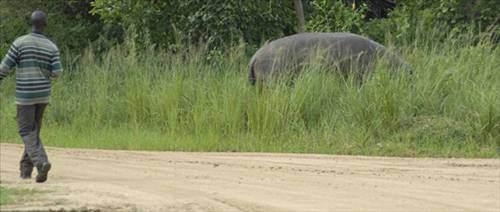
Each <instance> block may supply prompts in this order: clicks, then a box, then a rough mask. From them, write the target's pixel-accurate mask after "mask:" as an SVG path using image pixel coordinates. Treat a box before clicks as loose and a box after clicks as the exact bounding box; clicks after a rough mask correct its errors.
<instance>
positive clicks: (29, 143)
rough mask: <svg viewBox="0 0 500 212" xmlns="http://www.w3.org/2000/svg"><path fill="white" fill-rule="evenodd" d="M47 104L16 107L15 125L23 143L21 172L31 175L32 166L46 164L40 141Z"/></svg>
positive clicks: (46, 160) (45, 155)
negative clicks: (16, 124)
mask: <svg viewBox="0 0 500 212" xmlns="http://www.w3.org/2000/svg"><path fill="white" fill-rule="evenodd" d="M46 107H47V104H35V105H17V123H18V125H19V135H21V138H22V139H23V142H24V153H23V156H22V158H21V164H20V165H21V166H20V170H21V172H28V173H31V171H32V170H33V166H39V165H41V164H42V163H43V162H48V158H47V153H46V152H45V149H44V148H43V145H42V140H41V139H40V130H41V128H42V118H43V112H44V111H45V108H46Z"/></svg>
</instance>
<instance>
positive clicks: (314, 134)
mask: <svg viewBox="0 0 500 212" xmlns="http://www.w3.org/2000/svg"><path fill="white" fill-rule="evenodd" d="M27 2H31V3H32V4H31V3H30V4H28V3H27V4H26V10H25V11H24V10H23V12H18V13H17V14H14V13H12V12H9V13H7V12H6V11H8V8H9V6H10V7H11V8H12V7H13V6H12V5H10V4H9V1H8V0H7V1H0V5H1V6H2V7H0V11H1V12H2V13H1V15H0V18H1V19H0V27H2V28H1V29H2V30H1V31H0V34H1V36H0V38H1V39H3V40H0V42H1V43H0V44H1V45H2V46H1V47H2V48H3V49H2V51H3V50H4V49H5V47H6V46H8V45H9V43H10V42H11V41H12V40H13V39H14V38H15V37H16V36H18V35H19V34H22V33H21V32H22V31H23V30H25V29H26V28H23V25H24V23H25V17H26V16H27V15H29V11H30V10H31V9H32V8H35V7H43V8H47V9H48V11H49V14H50V15H51V17H62V18H51V19H50V20H51V23H52V24H53V26H52V28H50V29H49V32H48V34H49V35H51V36H52V37H53V38H54V40H56V42H58V44H59V45H60V46H66V47H67V48H66V51H64V59H63V62H64V64H65V68H66V70H65V71H66V72H65V74H64V76H63V77H62V78H61V79H59V80H58V81H57V82H55V84H54V88H53V90H54V92H53V101H52V102H51V106H50V108H49V109H48V111H47V114H46V117H45V121H46V122H45V125H44V130H43V138H44V142H45V143H46V144H48V145H55V146H64V147H86V148H109V149H117V148H118V149H147V150H153V149H154V150H185V151H276V152H315V153H335V154H365V155H398V156H446V157H451V156H457V157H498V154H499V152H498V149H499V146H500V95H499V93H500V49H499V48H498V38H497V37H496V36H497V35H498V27H497V21H498V18H497V17H496V14H495V12H494V11H498V10H495V8H498V5H497V4H495V3H494V2H495V1H474V3H471V2H472V1H461V0H439V1H427V0H421V1H413V0H412V1H410V0H408V1H397V4H395V5H393V6H394V7H393V8H392V6H391V7H388V8H374V6H373V4H372V3H371V1H327V0H311V1H303V2H304V5H305V13H306V23H307V26H306V28H307V29H308V30H309V31H352V32H356V33H361V34H364V35H367V36H369V37H371V38H373V39H376V40H378V41H381V42H383V43H385V44H386V45H388V46H389V47H390V48H392V49H396V50H397V51H398V52H400V53H401V54H402V56H403V57H404V58H406V59H407V60H408V61H409V62H410V63H411V64H412V66H413V68H414V69H415V74H414V75H413V76H411V77H408V76H391V75H389V74H388V73H387V72H386V71H385V70H386V69H385V66H384V64H383V63H381V64H380V65H379V67H378V68H377V71H376V74H374V75H373V76H372V77H370V78H369V79H368V80H367V81H366V82H365V83H364V84H362V85H361V86H360V85H359V84H357V83H354V82H352V81H351V80H349V79H347V80H345V79H343V78H339V77H337V76H336V75H335V74H328V73H325V71H324V67H307V68H306V70H305V72H304V74H302V75H301V76H299V78H298V79H296V81H295V83H294V85H293V86H290V85H289V84H287V83H285V82H275V83H272V84H270V85H266V86H264V87H253V86H250V85H249V84H248V83H247V78H246V76H247V64H248V61H249V56H250V55H251V53H253V50H255V47H256V46H258V45H260V44H261V43H262V42H264V41H266V40H268V39H272V38H276V37H280V36H283V35H287V34H293V33H295V31H296V27H295V26H296V23H295V22H296V18H295V13H294V10H293V5H292V3H291V1H285V0H283V1H267V0H259V1H253V2H255V3H254V4H250V3H246V2H249V1H238V0H226V1H217V0H214V1H197V0H193V1H180V0H179V1H147V0H134V1H132V0H128V1H116V0H96V1H91V0H81V1H48V2H51V3H46V1H41V0H40V1H37V0H34V1H27ZM40 5H42V6H40ZM389 5H390V4H389ZM5 8H7V9H5ZM53 8H63V9H53ZM71 8H76V9H75V10H79V11H85V12H82V14H81V15H80V16H79V15H74V11H73V12H65V11H67V10H69V11H71V10H70V9H71ZM78 8H79V9H78ZM89 13H90V14H89ZM91 14H95V16H93V15H91ZM495 18H496V19H495ZM60 19H64V21H63V20H60ZM20 20H24V21H20ZM11 23H13V24H11ZM70 23H71V24H70ZM69 26H71V27H70V28H69V29H70V30H69V31H68V30H63V29H64V28H67V27H69ZM4 29H7V30H4ZM79 29H81V30H82V31H78V30H79ZM72 33H76V34H78V35H80V36H70V35H71V34H72ZM76 34H74V35H76ZM89 45H90V46H89ZM13 91H14V82H13V80H6V81H5V82H4V83H3V84H2V85H1V87H0V124H1V127H0V141H2V142H5V141H7V142H17V140H18V136H17V134H16V132H17V130H16V124H15V120H14V116H15V106H14V97H13V93H14V92H13Z"/></svg>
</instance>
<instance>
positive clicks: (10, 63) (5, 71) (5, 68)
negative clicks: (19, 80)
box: [0, 44, 19, 83]
mask: <svg viewBox="0 0 500 212" xmlns="http://www.w3.org/2000/svg"><path fill="white" fill-rule="evenodd" d="M18 57H19V50H18V48H17V47H16V45H14V44H12V46H11V47H10V49H9V51H8V52H7V54H6V55H5V57H4V58H3V60H2V63H0V83H1V82H2V80H3V78H5V77H7V76H8V75H9V74H10V73H11V72H12V70H13V68H14V67H15V66H16V65H17V61H18Z"/></svg>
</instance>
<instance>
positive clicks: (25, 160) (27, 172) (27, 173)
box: [19, 149, 33, 179]
mask: <svg viewBox="0 0 500 212" xmlns="http://www.w3.org/2000/svg"><path fill="white" fill-rule="evenodd" d="M19 169H20V171H21V178H22V179H30V178H31V173H32V172H33V163H32V162H31V159H30V157H29V155H28V152H26V149H25V150H24V152H23V157H22V158H21V164H20V166H19Z"/></svg>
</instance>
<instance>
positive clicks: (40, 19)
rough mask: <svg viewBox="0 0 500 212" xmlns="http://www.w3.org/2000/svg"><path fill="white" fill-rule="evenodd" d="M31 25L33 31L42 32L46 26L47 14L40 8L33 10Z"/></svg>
mask: <svg viewBox="0 0 500 212" xmlns="http://www.w3.org/2000/svg"><path fill="white" fill-rule="evenodd" d="M31 26H32V27H33V30H34V31H38V32H42V31H43V29H44V28H45V26H47V15H45V13H44V12H43V11H41V10H35V11H34V12H33V13H31Z"/></svg>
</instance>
